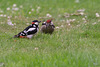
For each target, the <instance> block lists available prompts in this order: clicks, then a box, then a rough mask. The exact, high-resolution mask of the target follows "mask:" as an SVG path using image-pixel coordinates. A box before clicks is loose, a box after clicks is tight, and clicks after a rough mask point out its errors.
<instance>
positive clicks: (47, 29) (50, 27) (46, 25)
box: [41, 20, 55, 34]
mask: <svg viewBox="0 0 100 67" xmlns="http://www.w3.org/2000/svg"><path fill="white" fill-rule="evenodd" d="M54 28H55V26H54V24H53V22H52V20H47V21H46V22H43V23H42V26H41V32H42V33H45V34H52V33H53V31H54Z"/></svg>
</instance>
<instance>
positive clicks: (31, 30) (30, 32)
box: [14, 20, 41, 39]
mask: <svg viewBox="0 0 100 67" xmlns="http://www.w3.org/2000/svg"><path fill="white" fill-rule="evenodd" d="M40 22H41V21H38V20H34V21H32V24H31V25H29V26H28V27H26V28H25V29H24V30H23V31H22V32H20V33H18V34H17V35H15V36H14V38H29V39H31V38H32V37H33V36H34V35H35V34H36V33H37V32H38V30H39V27H38V25H39V23H40Z"/></svg>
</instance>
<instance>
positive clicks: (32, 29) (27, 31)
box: [27, 28, 36, 32]
mask: <svg viewBox="0 0 100 67" xmlns="http://www.w3.org/2000/svg"><path fill="white" fill-rule="evenodd" d="M35 29H36V28H30V29H28V31H32V30H35ZM28 31H27V32H28Z"/></svg>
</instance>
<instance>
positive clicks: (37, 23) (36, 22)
mask: <svg viewBox="0 0 100 67" xmlns="http://www.w3.org/2000/svg"><path fill="white" fill-rule="evenodd" d="M40 22H41V21H38V20H34V21H32V24H36V25H39V23H40Z"/></svg>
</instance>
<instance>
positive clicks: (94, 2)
mask: <svg viewBox="0 0 100 67" xmlns="http://www.w3.org/2000/svg"><path fill="white" fill-rule="evenodd" d="M13 4H16V5H17V6H16V7H18V8H19V7H20V5H22V6H23V8H19V10H18V11H14V13H12V7H13ZM99 6H100V1H99V0H80V2H79V3H75V0H0V10H2V11H3V12H0V15H1V14H3V15H7V17H8V16H12V17H11V18H10V19H11V21H12V23H16V25H15V26H9V25H8V24H7V20H8V18H7V17H0V67H100V52H99V51H100V21H99V19H100V17H99V18H97V17H96V16H95V13H100V7H99ZM8 7H10V10H9V11H7V10H6V9H7V8H8ZM37 7H40V9H39V12H37V10H36V9H37ZM32 8H34V11H33V12H32V11H31V9H32ZM79 9H85V12H84V13H85V16H87V18H86V20H87V22H86V23H83V22H84V21H83V20H82V18H84V17H85V16H70V17H69V18H65V17H63V16H64V15H65V13H69V14H72V13H76V11H77V10H79ZM30 11H31V12H32V13H31V14H29V12H30ZM47 13H49V14H51V15H52V18H54V20H53V22H54V24H55V26H56V27H57V26H58V27H60V28H59V29H55V31H54V33H53V34H52V35H49V34H41V33H40V31H39V32H38V34H37V35H36V36H34V37H33V38H32V39H30V40H29V39H20V38H12V39H10V38H11V37H13V36H14V35H15V34H17V33H19V32H20V31H22V30H23V29H24V28H25V27H27V26H28V25H27V24H26V23H29V24H31V21H33V20H34V19H39V20H41V21H43V20H46V19H50V18H40V17H45V16H46V14H47ZM58 15H61V17H58ZM15 16H17V18H15ZM27 17H28V18H27ZM68 19H76V20H75V21H74V22H71V23H70V24H71V25H70V26H69V25H68V23H66V21H67V20H68ZM62 20H63V21H62ZM94 22H96V24H95V25H93V23H94ZM61 25H63V26H64V27H61ZM39 26H40V27H41V23H40V25H39Z"/></svg>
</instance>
